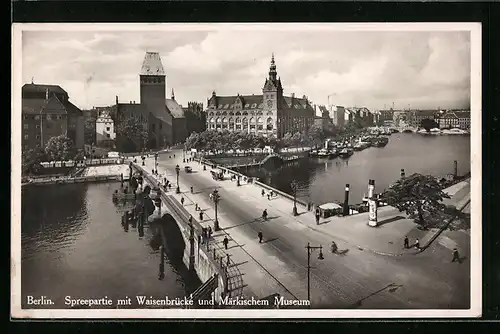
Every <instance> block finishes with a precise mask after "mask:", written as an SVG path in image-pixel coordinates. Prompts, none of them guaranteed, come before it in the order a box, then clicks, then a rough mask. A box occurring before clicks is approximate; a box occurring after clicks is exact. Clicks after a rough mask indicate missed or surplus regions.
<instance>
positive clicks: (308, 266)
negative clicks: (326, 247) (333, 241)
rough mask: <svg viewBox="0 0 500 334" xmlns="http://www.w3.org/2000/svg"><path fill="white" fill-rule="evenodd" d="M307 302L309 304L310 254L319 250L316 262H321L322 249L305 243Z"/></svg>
mask: <svg viewBox="0 0 500 334" xmlns="http://www.w3.org/2000/svg"><path fill="white" fill-rule="evenodd" d="M306 249H307V300H309V302H311V254H312V252H313V251H314V250H315V249H319V255H318V260H323V259H324V257H323V247H322V246H321V245H320V246H319V247H318V246H311V245H309V243H307V246H306Z"/></svg>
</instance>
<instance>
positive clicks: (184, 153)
mask: <svg viewBox="0 0 500 334" xmlns="http://www.w3.org/2000/svg"><path fill="white" fill-rule="evenodd" d="M182 162H186V150H185V149H182Z"/></svg>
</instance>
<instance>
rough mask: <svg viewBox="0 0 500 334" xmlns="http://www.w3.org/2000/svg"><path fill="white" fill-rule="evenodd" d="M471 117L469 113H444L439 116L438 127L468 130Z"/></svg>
mask: <svg viewBox="0 0 500 334" xmlns="http://www.w3.org/2000/svg"><path fill="white" fill-rule="evenodd" d="M470 123H471V117H470V111H447V112H446V111H444V112H442V113H441V114H440V116H439V121H438V124H439V127H440V128H441V129H446V128H459V129H463V130H468V129H470Z"/></svg>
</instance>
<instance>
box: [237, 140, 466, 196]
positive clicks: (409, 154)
mask: <svg viewBox="0 0 500 334" xmlns="http://www.w3.org/2000/svg"><path fill="white" fill-rule="evenodd" d="M454 160H457V162H458V174H459V175H463V174H465V173H467V172H469V171H470V137H469V136H451V135H450V136H422V135H419V134H410V133H396V134H393V135H391V136H389V143H388V144H387V146H385V147H381V148H377V147H370V148H367V149H365V150H363V151H359V152H354V155H352V156H351V157H349V158H348V159H341V158H335V159H318V158H307V159H302V160H300V161H299V162H297V163H296V164H293V165H289V166H285V167H282V168H280V169H278V170H266V169H265V168H249V169H242V170H241V171H242V172H243V173H245V174H247V175H251V176H257V177H259V178H260V181H262V182H264V183H266V184H268V185H271V186H273V187H275V188H276V189H279V190H281V191H284V192H287V193H289V194H291V193H292V190H291V186H290V183H291V180H293V179H295V180H296V181H297V182H298V184H299V189H298V191H297V197H298V198H301V199H303V200H306V201H312V202H313V203H316V204H322V203H327V202H332V201H343V200H344V192H345V185H346V184H349V185H350V193H349V202H350V203H353V204H354V203H360V202H361V199H362V197H363V194H365V193H367V191H368V180H369V179H374V180H375V191H376V192H382V191H383V190H384V189H385V188H387V187H388V186H389V185H390V184H391V183H393V182H394V181H395V180H396V179H398V178H399V176H400V170H401V169H404V170H405V172H406V175H410V174H413V173H421V174H430V175H434V176H445V175H446V174H450V173H453V161H454Z"/></svg>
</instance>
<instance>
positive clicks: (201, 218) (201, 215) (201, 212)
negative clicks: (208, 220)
mask: <svg viewBox="0 0 500 334" xmlns="http://www.w3.org/2000/svg"><path fill="white" fill-rule="evenodd" d="M202 221H203V211H200V222H202Z"/></svg>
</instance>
